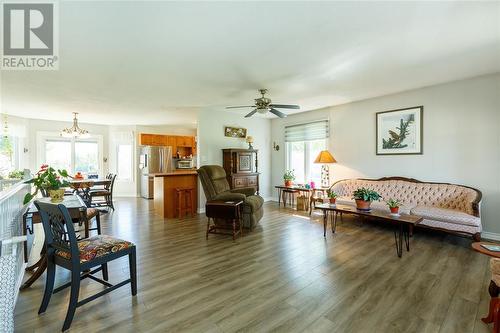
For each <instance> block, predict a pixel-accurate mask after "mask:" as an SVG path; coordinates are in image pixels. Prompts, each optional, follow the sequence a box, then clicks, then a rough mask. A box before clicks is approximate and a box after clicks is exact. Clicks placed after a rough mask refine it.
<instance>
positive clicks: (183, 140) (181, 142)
mask: <svg viewBox="0 0 500 333" xmlns="http://www.w3.org/2000/svg"><path fill="white" fill-rule="evenodd" d="M191 138H192V137H191V136H177V137H176V143H177V147H193V140H192V139H191Z"/></svg>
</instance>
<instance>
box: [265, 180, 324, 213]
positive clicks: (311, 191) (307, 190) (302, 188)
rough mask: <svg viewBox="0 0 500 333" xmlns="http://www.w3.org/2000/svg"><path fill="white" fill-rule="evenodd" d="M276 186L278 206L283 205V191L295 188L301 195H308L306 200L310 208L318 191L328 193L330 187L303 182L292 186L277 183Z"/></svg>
mask: <svg viewBox="0 0 500 333" xmlns="http://www.w3.org/2000/svg"><path fill="white" fill-rule="evenodd" d="M274 188H276V189H277V190H278V206H280V205H281V199H282V198H281V197H282V195H283V192H284V191H286V190H294V191H298V192H299V194H300V195H304V196H305V197H306V200H307V201H308V202H309V209H311V205H312V204H313V202H312V201H313V200H312V199H313V198H314V196H315V194H316V193H317V192H320V193H326V191H327V190H328V189H329V188H330V187H308V186H306V185H303V184H294V185H290V186H286V185H276V186H275V187H274ZM283 205H284V206H285V202H283Z"/></svg>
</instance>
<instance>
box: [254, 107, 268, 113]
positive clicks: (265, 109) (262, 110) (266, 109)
mask: <svg viewBox="0 0 500 333" xmlns="http://www.w3.org/2000/svg"><path fill="white" fill-rule="evenodd" d="M267 111H269V109H268V108H263V109H257V112H258V113H262V114H264V113H267Z"/></svg>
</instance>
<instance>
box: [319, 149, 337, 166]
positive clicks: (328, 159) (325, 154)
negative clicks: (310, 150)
mask: <svg viewBox="0 0 500 333" xmlns="http://www.w3.org/2000/svg"><path fill="white" fill-rule="evenodd" d="M314 163H324V164H327V163H337V161H336V160H335V158H333V156H332V154H330V152H329V151H328V150H322V151H321V152H320V153H319V155H318V157H316V159H315V160H314Z"/></svg>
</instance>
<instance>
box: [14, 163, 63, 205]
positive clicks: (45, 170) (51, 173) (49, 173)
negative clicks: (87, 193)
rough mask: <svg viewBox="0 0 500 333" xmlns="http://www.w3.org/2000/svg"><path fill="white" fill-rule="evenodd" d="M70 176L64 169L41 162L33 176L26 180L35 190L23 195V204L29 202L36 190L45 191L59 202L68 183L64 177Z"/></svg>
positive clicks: (53, 199)
mask: <svg viewBox="0 0 500 333" xmlns="http://www.w3.org/2000/svg"><path fill="white" fill-rule="evenodd" d="M68 177H69V178H71V176H70V175H69V174H68V172H67V171H66V170H59V169H58V170H57V171H56V170H55V169H54V168H52V167H50V166H48V165H47V164H42V166H41V167H40V170H39V171H38V172H37V173H36V175H35V177H33V178H32V179H30V180H28V181H26V182H25V183H26V184H33V186H34V187H35V192H33V193H27V194H26V195H25V196H24V204H27V203H28V202H30V201H31V200H32V199H33V198H34V197H35V195H37V193H38V191H47V192H48V194H49V196H50V197H51V199H52V201H53V202H60V201H62V199H63V196H64V189H63V188H64V187H68V186H69V183H68V182H67V181H66V180H65V179H64V178H68Z"/></svg>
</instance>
